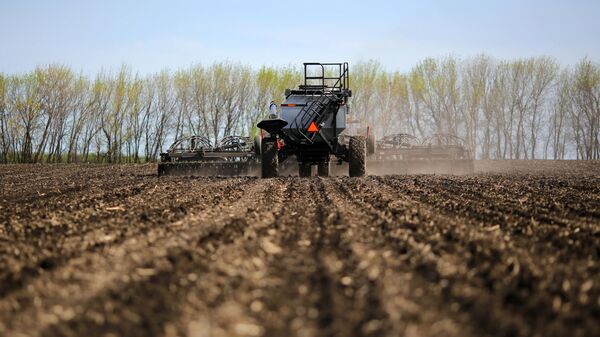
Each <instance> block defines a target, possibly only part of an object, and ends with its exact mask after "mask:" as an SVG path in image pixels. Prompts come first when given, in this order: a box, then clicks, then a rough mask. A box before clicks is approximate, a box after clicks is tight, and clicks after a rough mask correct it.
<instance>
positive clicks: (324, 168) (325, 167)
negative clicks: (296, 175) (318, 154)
mask: <svg viewBox="0 0 600 337" xmlns="http://www.w3.org/2000/svg"><path fill="white" fill-rule="evenodd" d="M317 174H318V175H319V177H329V162H328V161H323V162H320V163H319V164H318V165H317Z"/></svg>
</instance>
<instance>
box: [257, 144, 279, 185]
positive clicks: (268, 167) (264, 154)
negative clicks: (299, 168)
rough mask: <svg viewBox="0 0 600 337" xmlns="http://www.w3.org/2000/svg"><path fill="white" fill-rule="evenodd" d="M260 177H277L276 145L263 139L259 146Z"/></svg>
mask: <svg viewBox="0 0 600 337" xmlns="http://www.w3.org/2000/svg"><path fill="white" fill-rule="evenodd" d="M260 152H261V160H260V161H261V176H262V177H263V178H273V177H277V176H278V174H279V172H278V171H279V169H278V166H279V160H278V158H277V143H276V142H274V141H267V140H264V139H263V142H262V144H261V151H260Z"/></svg>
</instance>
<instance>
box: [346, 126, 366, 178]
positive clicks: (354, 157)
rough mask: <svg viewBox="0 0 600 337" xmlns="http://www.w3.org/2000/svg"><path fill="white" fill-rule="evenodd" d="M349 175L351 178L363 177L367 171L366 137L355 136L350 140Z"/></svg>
mask: <svg viewBox="0 0 600 337" xmlns="http://www.w3.org/2000/svg"><path fill="white" fill-rule="evenodd" d="M348 152H349V153H348V159H349V160H348V161H349V163H348V164H349V165H348V166H349V174H350V176H351V177H363V176H364V175H365V173H366V171H367V166H366V158H365V157H366V152H367V146H366V141H365V137H363V136H355V137H351V138H350V144H349V145H348Z"/></svg>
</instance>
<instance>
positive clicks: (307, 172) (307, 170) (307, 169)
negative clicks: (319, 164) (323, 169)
mask: <svg viewBox="0 0 600 337" xmlns="http://www.w3.org/2000/svg"><path fill="white" fill-rule="evenodd" d="M311 174H312V166H311V165H310V163H309V164H305V163H299V164H298V175H299V176H300V177H310V176H311Z"/></svg>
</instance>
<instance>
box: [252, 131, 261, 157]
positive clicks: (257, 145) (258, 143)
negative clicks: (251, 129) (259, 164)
mask: <svg viewBox="0 0 600 337" xmlns="http://www.w3.org/2000/svg"><path fill="white" fill-rule="evenodd" d="M261 147H262V137H261V136H260V135H258V136H254V154H256V157H257V158H260V153H261Z"/></svg>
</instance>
